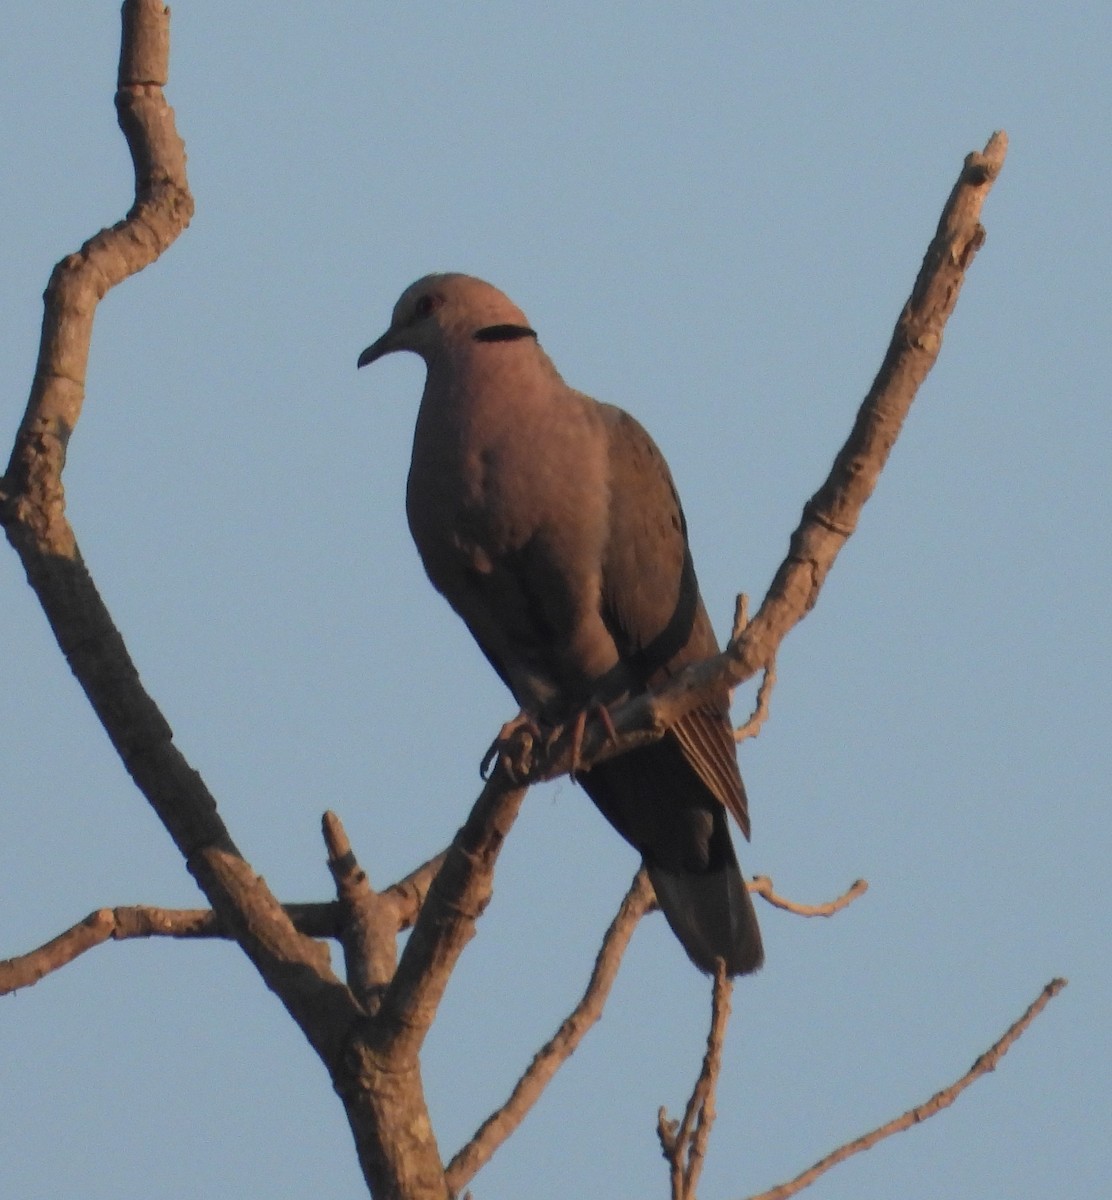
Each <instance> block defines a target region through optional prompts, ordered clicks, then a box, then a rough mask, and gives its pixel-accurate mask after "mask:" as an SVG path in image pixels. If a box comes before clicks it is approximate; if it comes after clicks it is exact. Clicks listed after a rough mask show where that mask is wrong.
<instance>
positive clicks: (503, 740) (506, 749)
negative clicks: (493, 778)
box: [479, 709, 544, 783]
mask: <svg viewBox="0 0 1112 1200" xmlns="http://www.w3.org/2000/svg"><path fill="white" fill-rule="evenodd" d="M543 742H544V735H543V734H542V732H541V727H540V725H539V724H538V723H537V719H536V717H534V716H532V715H531V714H530V713H527V712H526V711H525V710H524V709H522V711H521V712H519V713H518V714H517V716H516V717H514V718H513V720H511V721H507V722H506V723H505V725H503V726H502V728H501V729H500V730H499V732H498V736H497V737H496V738H495V739H494V741H493V742H491V743H490V746H489V748H488V749H487V752H486V754H484V755H483V761H482V762H481V763H480V764H479V774H480V775H481V776H482V778H483V779H484V780H485V779H489V778H490V773H491V771H492V770H493V769H494V764H495V762H497V761H498V760H499V759H501V760H502V763H503V765H504V766H505V768H506V772H507V774H508V775H509V776H510V778H511V779H512V780H513V781H514V782H515V783H516V782H517V781H518V780H519V779H521V778H523V777H524V776H525V775H526V774H527V773H528V771H529V768H530V767H531V766H532V762H533V746H534V744H538V743H543Z"/></svg>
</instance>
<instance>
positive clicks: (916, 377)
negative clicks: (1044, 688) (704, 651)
mask: <svg viewBox="0 0 1112 1200" xmlns="http://www.w3.org/2000/svg"><path fill="white" fill-rule="evenodd" d="M1007 147H1008V138H1007V135H1006V134H1005V133H1003V132H998V133H994V134H993V135H992V137H991V138H990V139H989V141H988V144H987V145H986V146H985V149H984V151H983V152H980V153H978V152H974V153H972V154H969V155H967V156H966V159H965V164H964V166H963V168H962V171H961V174H960V175H959V176H958V180H957V182H956V183H955V185H954V188H953V190H952V192H951V193H950V197H949V199H948V200H947V202H946V205H945V207H944V208H943V211H942V216H941V218H940V220H939V224H938V229H937V231H936V233H935V236H934V238H933V239H932V241H931V244H930V246H929V247H928V248H927V253H926V256H925V257H924V260H923V265H922V267H921V268H920V271H919V275H918V277H917V279H916V281H915V286H914V287H913V288H912V292H911V296H910V298H909V299H908V301H907V304H906V305H905V306H904V309H903V312H902V313H901V314H900V318H899V320H898V321H897V322H896V328H895V330H894V331H893V334H892V340H891V342H890V344H889V347H888V351H887V353H886V355H885V357H884V361H883V363H882V364H881V367H880V370H879V371H878V373H877V376H876V379H875V380H874V381H873V385H872V387H871V388H870V389H869V392H868V395H867V396H866V397H865V399H864V401H863V402H862V404H861V407H860V409H859V410H858V413H857V419H856V421H855V422H854V425H853V428H852V430H851V431H850V434H849V437H848V438H847V439H846V442H845V445H844V446H843V447H842V448H841V450H840V451H839V452H838V455H837V457H836V458H835V460H834V465H833V466H832V468H831V470H830V474H829V475H828V476H827V479H826V481H825V482H824V483H823V485H822V487H820V488H819V490H818V491H817V492H816V493H815V494H814V495H813V496H812V497H811V499H810V500H809V501H808V502H807V503H806V505H804V508H803V518H802V520H801V521H800V524H799V526H798V527H797V528H796V530H795V532H794V533H793V534H792V537H791V541H790V544H789V546H788V553H787V556H786V557H785V559H784V561H783V562H782V563H781V564H780V568H779V570H778V571H777V572H776V576H775V578H774V579H773V581H772V584H771V586H770V587H769V590H768V593H767V594H766V596H765V598H764V602H763V603H762V604H761V608H760V611H759V612H758V613H757V615H756V616H755V617H754V618H753V619H752V620H751V621H748V622H747V623H746V624H745V626H744V630H743V632H741V633H740V634H738V635H737V636H735V637H734V638H732V639H731V641H730V643H729V644H728V645H727V647H726V649H725V651H724V652H723V653H722V654H720V655H718V656H717V657H715V658H711V659H708V660H707V661H706V662H703V663H696V664H693V665H692V666H690V667H688V668H686V669H685V670H684V671H681V672H680V673H679V674H678V675H676V676H675V677H674V678H673V679H671V680H670V681H669V682H668V683H667V684H665V685H664V686H663V687H661V688H660V689H658V690H657V691H655V692H652V693H649V694H647V695H643V696H639V697H638V698H637V699H635V700H632V701H630V702H629V703H628V704H624V705H622V706H621V707H620V708H617V709H614V710H613V711H612V712H611V714H610V716H611V720H612V722H613V726H614V728H615V730H616V731H617V733H618V734H619V735H620V736H619V737H618V738H617V739H615V738H614V737H613V736H612V735H611V732H610V731H609V730H607V729H605V728H602V727H601V723H600V722H589V723H588V726H587V729H586V731H585V733H584V735H583V737H582V738H581V739H577V738H575V737H573V734H572V731H565V732H564V733H563V734H562V735H561V736H560V737H559V738H556V739H554V740H553V742H552V745H551V747H550V748H549V751H548V753H547V755H544V756H541V757H542V759H543V761H540V762H538V763H537V764H535V765H533V766H532V769H531V770H528V769H526V770H524V771H523V772H521V774H520V775H519V776H518V777H527V778H530V779H537V778H546V779H547V778H553V777H555V776H557V775H561V774H564V773H566V772H567V771H568V769H569V767H570V765H571V761H572V755H573V753H574V752H575V751H578V755H579V764H580V766H581V767H583V768H586V767H589V766H590V765H592V764H593V763H596V762H600V761H602V760H603V759H606V758H612V757H614V755H616V754H620V753H623V752H624V751H626V750H629V749H632V748H633V747H634V746H637V745H643V744H644V743H646V742H650V741H653V740H654V739H656V738H658V737H660V736H662V734H663V732H664V731H665V730H667V729H668V727H669V726H670V725H672V724H674V723H675V722H676V721H677V720H679V718H680V717H682V716H683V715H684V714H685V713H687V712H690V711H691V710H692V709H694V708H697V707H698V706H699V705H700V704H701V703H703V702H704V701H705V699H706V698H707V696H709V695H711V694H713V693H714V692H715V691H716V690H718V689H720V688H721V687H723V686H726V687H733V686H736V685H737V684H739V683H744V682H745V681H746V680H747V679H750V678H752V677H753V675H755V674H756V673H757V672H758V671H760V670H762V669H764V668H765V667H767V666H768V665H769V664H770V663H771V662H772V660H773V658H774V657H775V655H776V651H777V649H778V648H779V646H780V643H781V642H782V641H783V640H784V637H785V636H786V635H787V633H788V632H789V631H790V630H791V629H792V628H793V627H794V626H795V625H796V624H797V623H798V622H799V621H801V620H802V619H803V617H805V616H806V615H807V613H808V612H809V611H810V610H811V609H812V608H813V607H814V605H815V602H816V600H817V599H818V595H819V591H820V589H821V588H822V584H823V581H824V580H825V579H826V576H827V573H828V572H829V570H830V568H831V567H832V566H833V564H834V560H835V559H836V558H837V556H838V553H839V551H840V550H841V548H842V547H843V546H844V545H845V543H846V541H847V540H848V539H849V537H850V534H852V533H853V531H854V529H855V528H856V527H857V521H858V518H859V517H860V515H861V510H862V508H863V507H864V505H865V502H866V501H867V500H868V498H869V497H870V496H871V495H872V492H873V489H874V488H875V487H876V483H877V480H878V479H879V478H880V473H881V471H882V470H883V468H884V465H885V463H886V462H887V460H888V454H889V452H890V451H891V449H892V446H893V445H894V443H895V441H896V437H897V435H898V434H899V431H900V428H901V426H902V424H903V421H904V418H905V417H906V416H907V413H908V411H909V410H910V408H911V403H912V401H913V400H914V398H915V394H916V392H917V391H918V389H919V386H920V384H921V383H922V382H923V380H924V379H925V378H926V376H927V373H928V372H929V371H930V369H931V367H932V366H933V365H934V362H935V359H936V358H937V357H938V353H939V350H940V349H941V347H942V331H943V329H944V327H945V325H946V322H947V320H948V319H949V317H950V314H951V313H952V312H953V310H954V305H955V304H956V303H957V298H958V294H959V292H960V291H961V286H962V283H963V281H964V279H965V272H966V271H967V270H968V268H969V266H970V264H971V263H972V261H973V258H974V256H975V255H976V253H977V251H978V250H979V249H980V247H981V246H982V244H983V243H984V239H985V231H984V228H983V227H982V226H981V224H980V215H981V208H982V206H983V205H984V202H985V199H986V197H987V196H988V193H989V191H990V190H991V188H992V185H993V183H994V182H995V181H996V178H997V176H998V175H999V173H1000V170H1001V168H1002V167H1003V165H1004V157H1005V155H1006V153H1007ZM515 774H516V772H515Z"/></svg>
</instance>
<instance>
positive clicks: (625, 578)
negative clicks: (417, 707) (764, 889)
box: [358, 274, 763, 975]
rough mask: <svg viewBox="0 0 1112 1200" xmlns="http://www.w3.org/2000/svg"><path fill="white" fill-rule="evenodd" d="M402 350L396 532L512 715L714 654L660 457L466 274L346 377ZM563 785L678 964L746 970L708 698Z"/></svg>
mask: <svg viewBox="0 0 1112 1200" xmlns="http://www.w3.org/2000/svg"><path fill="white" fill-rule="evenodd" d="M403 350H404V351H410V352H412V353H413V354H416V355H418V356H419V357H420V358H421V359H423V360H424V363H425V367H426V379H425V387H424V392H423V394H422V396H421V403H420V407H419V409H418V412H417V421H416V427H415V430H414V436H413V453H412V460H411V463H410V469H409V478H408V484H407V489H406V513H407V516H408V520H409V527H410V531H411V533H412V535H413V540H414V542H415V543H416V546H417V551H418V553H419V555H420V557H421V562H422V564H423V565H424V568H425V572H426V574H427V575H428V577H429V580H430V581H431V583H432V585H433V586H434V587H435V588H436V589H437V591H439V592H440V593H441V594H442V595H443V596H444V598H445V599H446V600H447V601H448V603H449V604H450V605H451V607H452V608H453V609H454V610H455V611H456V613H457V614H458V615H459V616H460V617H461V618H462V619H463V621H464V623H465V624H466V625H467V628H468V629H469V630H470V632H471V634H472V636H473V637H474V638H475V640H476V642H477V643H478V645H479V647H480V649H481V650H482V652H483V654H484V655H485V656H486V658H487V659H488V660H489V662H490V664H491V666H492V667H493V668H494V670H495V671H496V672H497V673H498V675H499V676H500V677H501V679H502V680H503V682H504V683H505V684H506V686H507V687H508V688H509V690H510V691H511V692H512V693H513V696H514V698H515V700H516V701H517V703H518V705H519V706H520V708H521V714H522V719H523V720H527V721H528V722H530V723H531V724H533V725H535V726H536V727H537V728H538V729H547V730H549V731H551V730H553V729H555V728H556V727H558V726H560V725H563V724H567V723H569V722H573V721H577V720H578V721H582V720H583V719H584V715H585V714H589V713H590V712H592V711H599V710H600V709H601V710H606V709H609V708H610V707H613V706H614V705H617V704H619V703H621V702H622V701H624V700H627V699H629V698H630V697H633V696H636V695H638V694H640V693H643V692H645V691H646V690H648V689H651V688H653V687H655V686H658V685H659V684H660V683H662V682H663V681H664V680H666V679H668V678H669V677H670V676H672V675H674V674H675V673H676V672H678V671H680V670H681V669H682V668H683V667H685V666H687V665H688V664H689V663H693V662H698V661H700V660H703V659H706V658H708V657H710V656H711V655H714V654H716V653H717V652H718V642H717V639H716V638H715V634H714V630H713V628H712V626H711V623H710V620H709V618H708V616H707V613H706V610H705V608H704V606H703V602H702V599H701V597H700V595H699V586H698V582H697V580H696V576H695V568H694V565H693V563H692V559H691V550H690V547H689V545H688V538H687V526H686V523H685V520H684V515H683V510H682V508H681V506H680V501H679V497H678V495H677V493H676V489H675V485H674V484H673V482H672V476H671V473H670V472H669V470H668V466H667V464H666V462H665V461H664V457H663V455H662V454H661V452H660V450H659V449H658V448H657V446H656V444H655V443H654V442H653V440H652V438H650V436H649V435H648V433H646V432H645V430H644V429H643V428H642V427H641V425H640V424H638V422H637V421H636V420H635V419H634V418H633V417H632V416H630V415H629V414H628V413H626V412H624V411H623V410H622V409H620V408H617V407H615V406H613V405H610V404H604V403H600V402H599V401H596V400H593V399H591V398H590V397H589V396H587V395H584V394H583V393H582V392H578V391H576V390H574V389H573V388H571V387H569V386H568V385H567V384H566V383H565V382H564V380H563V379H562V378H561V376H560V375H559V373H558V372H557V370H556V368H555V366H554V365H553V364H552V361H551V360H550V359H549V357H548V356H547V355H546V354H545V352H544V350H543V349H542V348H541V346H540V344H539V341H538V338H537V334H536V332H535V331H534V330H533V328H532V327H531V326H530V324H529V322H528V321H527V319H526V317H525V315H524V313H522V311H521V310H520V309H519V308H518V307H517V306H516V305H515V304H514V303H513V302H512V301H511V300H510V299H509V298H508V297H506V296H505V295H503V293H502V292H500V291H499V290H498V289H497V288H495V287H493V286H492V285H491V284H489V283H485V282H483V281H482V280H480V279H476V278H474V277H472V276H468V275H462V274H438V275H428V276H425V277H424V278H423V279H419V280H418V281H417V282H416V283H414V284H412V285H411V286H410V287H408V288H406V290H405V291H404V292H403V293H402V295H401V298H400V299H399V300H398V302H397V304H396V305H395V307H394V311H393V317H392V319H391V322H390V327H389V328H388V329H387V331H386V332H385V333H384V334H383V335H382V336H381V337H380V338H379V339H378V340H377V341H375V342H374V343H372V344H371V345H370V346H368V347H367V349H366V350H364V351H363V353H362V354H361V355H360V356H359V359H358V366H360V367H364V366H367V365H368V364H370V363H373V362H375V361H377V360H378V359H380V358H382V357H383V356H384V355H387V354H392V353H395V352H397V351H403ZM575 777H576V779H577V780H578V782H579V783H580V784H581V785H582V787H583V789H584V790H585V791H586V793H587V794H588V795H589V796H590V798H591V799H592V800H593V801H594V803H595V805H596V806H597V807H598V809H599V810H600V811H601V813H602V814H603V816H605V817H606V819H607V820H608V821H609V822H610V824H611V825H612V826H613V827H614V828H615V829H616V830H617V831H618V833H620V834H621V835H622V837H623V838H625V839H626V841H627V842H629V843H630V844H631V845H632V846H633V847H634V849H635V850H637V851H638V852H639V853H640V855H641V857H642V860H643V862H644V865H645V867H646V869H647V871H648V874H649V878H650V879H651V881H652V884H653V887H654V889H655V891H656V896H657V900H658V902H659V905H660V908H661V909H662V911H663V912H664V915H665V917H666V918H667V921H668V923H669V925H670V926H671V928H672V930H673V932H674V933H675V935H676V937H677V938H678V939H679V941H680V943H681V944H682V946H683V948H684V950H685V951H686V952H687V955H688V957H689V958H690V959H691V960H692V962H693V963H694V964H695V965H696V966H697V967H699V968H700V969H701V970H703V971H706V972H711V973H713V972H714V970H715V969H716V961H717V960H718V959H721V960H723V961H724V963H725V967H726V970H727V972H728V973H729V974H730V975H741V974H746V973H748V972H751V971H755V970H756V969H757V968H758V967H759V966H760V965H761V963H762V961H763V949H762V945H761V935H760V930H759V927H758V924H757V917H756V913H755V911H754V909H753V904H752V900H751V899H750V896H749V891H748V889H747V887H746V885H745V881H744V879H743V878H742V875H741V871H740V868H739V866H738V861H737V857H736V854H735V851H734V846H733V842H732V840H731V836H730V828H729V820H728V817H729V816H731V815H732V816H733V818H734V820H735V821H736V822H737V825H738V827H739V828H740V829H741V831H742V833H743V834H744V835H745V836H746V838H748V836H749V815H748V806H747V800H746V794H745V788H744V786H743V784H742V781H741V775H740V772H739V770H738V765H737V754H736V745H735V742H734V738H733V730H732V727H731V723H730V714H729V696H728V693H727V691H726V690H725V689H723V690H722V692H721V693H720V694H719V695H717V696H715V697H714V698H713V699H711V700H708V701H706V702H705V703H704V704H703V705H702V706H701V707H699V708H696V709H695V710H694V711H692V712H690V713H688V714H687V715H686V716H684V717H683V718H682V719H681V720H679V721H678V722H676V724H675V725H673V726H672V727H671V728H670V729H669V730H668V732H667V733H666V734H665V735H664V737H663V738H661V739H660V740H659V741H657V742H654V743H653V744H651V745H647V746H642V747H638V748H636V749H633V750H629V751H627V752H625V753H622V754H619V755H616V756H615V757H613V758H609V759H607V760H605V761H602V762H599V763H597V764H596V765H594V766H592V767H590V768H589V769H584V770H581V771H579V772H578V773H577V775H576V776H575Z"/></svg>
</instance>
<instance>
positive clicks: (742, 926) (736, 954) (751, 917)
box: [646, 864, 764, 975]
mask: <svg viewBox="0 0 1112 1200" xmlns="http://www.w3.org/2000/svg"><path fill="white" fill-rule="evenodd" d="M646 866H647V868H648V872H649V878H650V879H651V880H652V885H653V888H654V889H655V890H656V898H657V900H658V901H659V903H660V908H661V911H662V912H663V913H664V915H665V917H666V918H667V919H668V924H669V925H671V927H672V932H673V933H674V934H675V935H676V937H677V938H679V940H680V944H681V945H682V946H683V948H684V950H686V951H687V956H688V958H690V959H691V961H692V962H693V963H694V964H695V965H696V966H697V967H698V968H699V970H700V971H706V972H708V974H712V973H713V972H714V969H715V960H716V959H719V958H721V959H723V960H724V961H725V963H726V972H727V974H729V975H748V974H749V973H750V972H752V971H756V970H757V969H758V968H759V967H760V965H761V964H762V963H763V962H764V947H763V946H762V945H761V931H760V927H759V926H758V925H757V914H756V912H755V911H754V908H753V901H752V900H751V899H750V896H749V889H748V888H747V887H746V886H745V880H744V879H742V877H741V871H740V870H739V869H738V868H737V867H736V866H732V865H731V866H726V867H723V868H721V869H719V870H717V871H711V872H707V873H706V874H702V875H696V874H692V873H690V872H683V873H677V872H673V871H667V870H664V869H663V868H661V867H654V866H650V865H648V864H646Z"/></svg>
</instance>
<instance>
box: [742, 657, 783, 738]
mask: <svg viewBox="0 0 1112 1200" xmlns="http://www.w3.org/2000/svg"><path fill="white" fill-rule="evenodd" d="M775 686H776V659H775V658H774V659H773V660H772V661H771V662H770V663H769V664H768V666H767V667H765V669H764V673H763V674H762V676H761V686H760V687H759V688H757V702H756V704H754V706H753V711H752V712H751V713H750V714H749V720H747V721H746V722H745V724H744V725H739V726H738V727H737V729H735V730H734V741H735V742H739V743H740V742H744V741H745V740H746V739H748V738H755V737H756V736H757V735H758V734H759V733H760V732H761V726H762V725H764V723H765V721H767V720H768V712H769V705H770V704H771V702H772V689H773V688H774V687H775Z"/></svg>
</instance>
